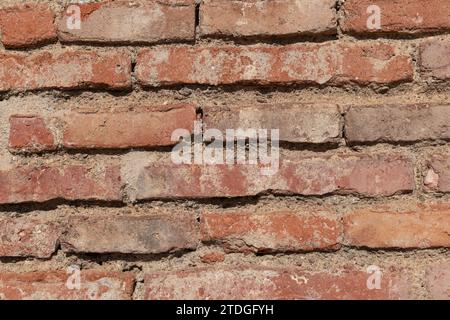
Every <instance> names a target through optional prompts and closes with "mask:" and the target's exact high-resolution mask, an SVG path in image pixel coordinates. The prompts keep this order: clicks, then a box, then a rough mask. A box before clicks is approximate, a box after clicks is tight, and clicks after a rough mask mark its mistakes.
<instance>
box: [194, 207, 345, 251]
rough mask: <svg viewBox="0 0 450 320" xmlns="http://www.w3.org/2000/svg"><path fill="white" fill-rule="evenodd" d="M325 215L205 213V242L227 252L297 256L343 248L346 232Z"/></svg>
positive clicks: (203, 224) (203, 215)
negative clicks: (302, 253)
mask: <svg viewBox="0 0 450 320" xmlns="http://www.w3.org/2000/svg"><path fill="white" fill-rule="evenodd" d="M322 214H324V212H321V211H320V210H316V212H314V213H311V214H310V213H306V212H304V213H298V212H293V211H281V212H268V213H251V212H235V213H222V214H221V213H203V214H202V215H201V217H200V222H201V234H202V241H204V242H213V243H218V244H220V245H223V246H224V247H225V249H226V250H227V251H232V252H233V251H237V252H239V251H243V252H283V251H287V252H294V251H312V250H333V249H338V248H339V237H340V235H341V232H342V229H341V226H340V224H339V223H338V221H337V220H336V213H332V212H328V214H329V215H330V216H331V217H333V215H334V218H327V217H324V216H322Z"/></svg>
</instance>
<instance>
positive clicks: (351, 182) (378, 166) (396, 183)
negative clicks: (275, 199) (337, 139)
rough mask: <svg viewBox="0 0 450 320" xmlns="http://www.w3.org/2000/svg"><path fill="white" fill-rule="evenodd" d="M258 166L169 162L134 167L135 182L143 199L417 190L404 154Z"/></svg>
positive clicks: (298, 160)
mask: <svg viewBox="0 0 450 320" xmlns="http://www.w3.org/2000/svg"><path fill="white" fill-rule="evenodd" d="M261 169H262V168H261V167H259V166H258V165H250V164H246V165H244V164H235V165H194V164H193V165H176V164H172V163H171V162H170V159H167V160H161V161H156V162H153V163H151V164H149V165H147V166H144V167H142V168H139V167H134V170H137V171H139V172H137V173H136V175H137V176H138V179H137V182H135V183H130V187H132V188H134V189H135V190H136V193H135V195H134V196H135V197H136V199H138V200H143V199H152V198H203V197H204V198H211V197H241V196H254V195H258V194H261V193H264V192H268V191H273V192H274V193H277V194H300V195H324V194H360V195H365V196H389V195H393V194H397V193H404V192H409V191H412V190H413V189H414V173H413V165H412V163H411V161H410V160H409V159H407V158H405V157H403V156H399V155H382V154H380V155H373V156H367V155H360V154H355V155H353V156H352V155H340V156H333V157H325V156H318V157H313V158H304V157H302V158H299V157H297V158H294V157H290V158H287V157H283V156H281V158H280V168H279V170H278V171H277V172H274V174H273V175H264V174H263V172H262V170H261Z"/></svg>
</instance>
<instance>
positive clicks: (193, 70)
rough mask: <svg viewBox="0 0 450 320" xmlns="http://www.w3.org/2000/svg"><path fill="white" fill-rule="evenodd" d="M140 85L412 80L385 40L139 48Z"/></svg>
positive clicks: (408, 66) (407, 60) (408, 65)
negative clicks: (282, 44) (359, 42)
mask: <svg viewBox="0 0 450 320" xmlns="http://www.w3.org/2000/svg"><path fill="white" fill-rule="evenodd" d="M136 70H137V71H136V76H137V79H138V80H139V82H140V83H141V84H142V85H144V86H154V87H157V86H171V85H181V84H199V85H230V84H257V85H273V84H302V85H307V84H309V85H310V84H316V85H318V84H320V85H322V84H344V83H355V84H361V85H365V84H369V83H378V84H392V83H397V82H405V81H412V80H413V68H412V62H411V57H410V56H409V55H407V54H403V53H401V52H399V50H398V49H397V48H395V47H393V46H391V45H388V44H384V43H370V44H351V43H343V44H337V43H334V42H328V43H323V44H294V45H287V46H278V47H275V46H268V45H254V46H230V45H222V46H214V47H211V46H199V47H188V46H162V47H157V48H148V49H142V50H141V51H140V52H139V54H138V58H137V69H136Z"/></svg>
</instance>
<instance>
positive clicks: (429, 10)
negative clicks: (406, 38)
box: [341, 0, 450, 34]
mask: <svg viewBox="0 0 450 320" xmlns="http://www.w3.org/2000/svg"><path fill="white" fill-rule="evenodd" d="M372 5H376V6H378V8H380V22H381V23H380V28H377V27H375V26H372V23H371V21H372V19H371V18H372V17H374V14H376V13H375V12H374V11H373V10H372V9H371V8H369V7H370V6H372ZM342 11H343V15H344V18H343V19H342V20H341V27H342V30H343V31H344V32H348V33H354V34H364V33H403V34H414V33H427V32H442V31H446V30H449V29H450V20H449V19H448V17H449V15H450V3H449V2H448V1H447V0H427V1H426V4H424V2H423V1H422V0H377V1H373V0H346V1H345V3H344V4H343V6H342ZM368 21H369V24H368ZM369 27H370V28H369Z"/></svg>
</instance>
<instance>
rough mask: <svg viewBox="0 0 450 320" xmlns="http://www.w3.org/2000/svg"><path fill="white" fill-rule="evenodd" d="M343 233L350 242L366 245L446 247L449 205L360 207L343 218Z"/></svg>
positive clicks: (449, 230) (449, 244)
mask: <svg viewBox="0 0 450 320" xmlns="http://www.w3.org/2000/svg"><path fill="white" fill-rule="evenodd" d="M344 237H345V240H346V242H347V244H349V245H351V246H357V247H367V248H401V249H403V248H439V247H450V205H448V204H434V205H431V204H427V205H421V204H419V205H416V206H413V207H411V208H408V209H406V210H405V209H400V208H399V207H398V205H394V204H392V205H384V206H379V207H370V208H365V209H360V210H357V211H354V212H352V213H350V214H348V215H347V216H346V217H345V218H344Z"/></svg>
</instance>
